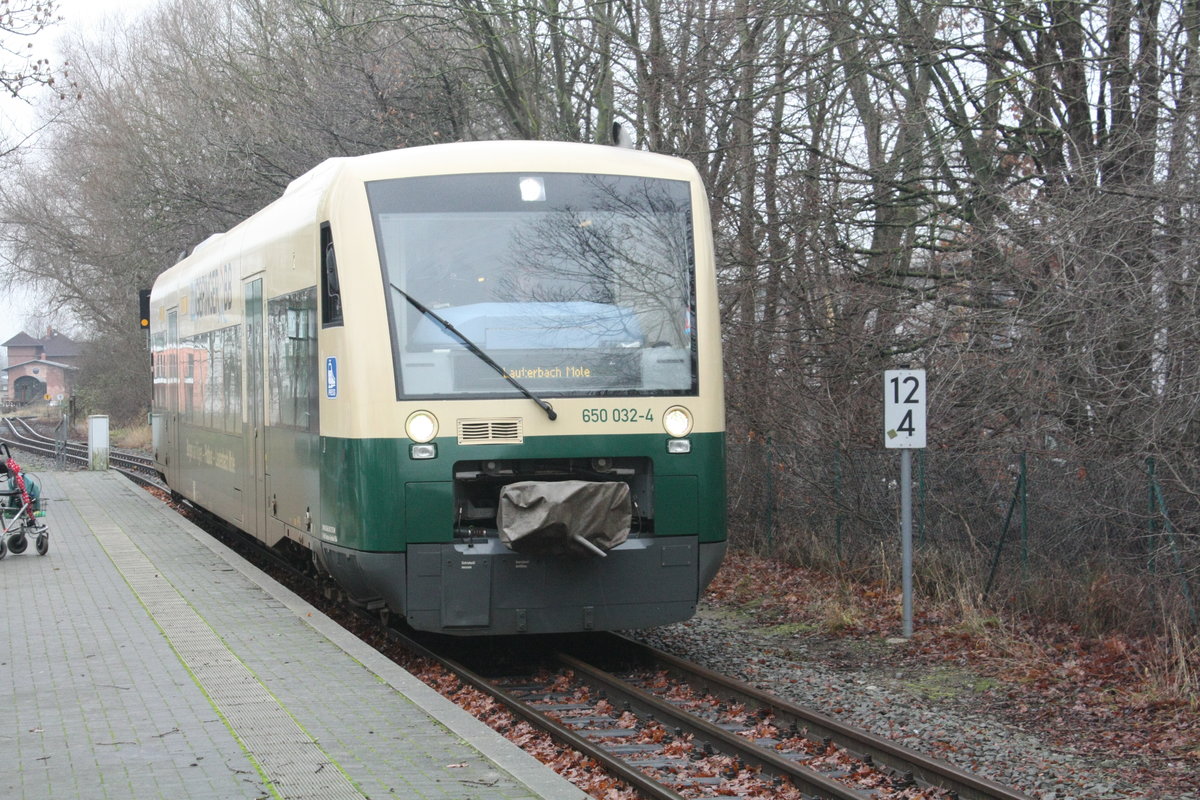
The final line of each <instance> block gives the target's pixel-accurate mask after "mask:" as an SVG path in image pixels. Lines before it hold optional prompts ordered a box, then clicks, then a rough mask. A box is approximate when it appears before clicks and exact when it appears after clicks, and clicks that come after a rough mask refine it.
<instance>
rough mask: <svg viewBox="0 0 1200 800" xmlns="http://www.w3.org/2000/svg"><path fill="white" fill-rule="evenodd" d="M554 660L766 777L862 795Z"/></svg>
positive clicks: (839, 798) (618, 682) (601, 675)
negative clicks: (760, 771) (770, 776)
mask: <svg viewBox="0 0 1200 800" xmlns="http://www.w3.org/2000/svg"><path fill="white" fill-rule="evenodd" d="M555 657H556V658H558V660H559V661H560V662H562V664H563V665H564V666H566V667H569V668H570V669H572V670H574V671H575V675H576V676H577V677H578V676H582V677H583V680H584V681H585V682H587V683H592V684H594V685H597V686H599V687H601V688H603V689H604V690H605V692H607V693H608V697H609V701H610V702H611V701H612V700H613V698H618V699H619V700H621V701H624V702H628V703H630V704H631V706H633V707H634V708H636V709H638V710H640V711H642V712H643V713H649V714H652V715H653V716H654V719H656V720H658V721H659V722H662V723H663V724H664V725H669V726H670V727H675V728H680V729H682V730H684V731H686V732H688V733H690V734H692V735H693V736H694V737H696V738H697V739H699V740H700V741H703V742H707V743H709V744H711V745H713V746H714V748H717V749H719V750H721V751H722V752H724V753H727V754H729V755H733V756H735V757H736V758H737V759H738V760H739V761H740V762H742V763H744V764H749V765H753V766H755V767H758V768H759V769H761V770H762V771H763V772H766V773H767V774H768V775H773V776H777V777H781V778H787V779H788V780H790V781H791V782H792V784H793V785H794V786H796V787H797V788H799V789H800V790H801V791H804V792H807V793H809V794H814V795H816V796H818V797H822V798H826V800H862V798H863V797H865V796H866V795H865V794H864V793H863V791H862V790H860V789H855V788H853V787H851V786H847V785H845V784H842V783H838V782H837V781H835V780H833V779H832V778H828V777H826V776H825V775H822V774H821V773H819V772H817V771H816V770H814V769H812V768H811V767H806V766H804V765H802V764H799V763H797V762H795V761H793V760H792V759H789V758H787V757H785V756H782V755H780V754H778V753H777V752H776V751H774V750H769V749H767V748H765V747H762V746H760V745H758V744H756V743H754V742H753V741H751V740H749V739H747V738H745V737H743V736H738V735H737V734H734V733H730V732H729V731H727V730H725V729H724V728H721V727H719V726H717V725H715V724H713V723H711V722H709V721H708V720H705V719H702V718H701V717H698V716H696V715H695V714H692V713H689V712H687V711H684V710H682V709H680V708H677V707H676V706H674V705H672V704H671V703H669V702H667V701H666V700H663V699H661V698H659V697H656V696H654V695H653V694H650V693H649V692H646V691H643V690H642V689H639V688H638V687H636V686H634V685H632V684H630V683H628V682H626V681H624V680H622V679H621V678H618V677H617V676H615V675H613V674H611V673H608V672H605V671H604V670H602V669H599V668H597V667H594V666H592V665H591V664H588V663H587V662H585V661H582V660H581V659H578V658H576V657H575V656H572V655H568V654H566V653H558V654H556V656H555Z"/></svg>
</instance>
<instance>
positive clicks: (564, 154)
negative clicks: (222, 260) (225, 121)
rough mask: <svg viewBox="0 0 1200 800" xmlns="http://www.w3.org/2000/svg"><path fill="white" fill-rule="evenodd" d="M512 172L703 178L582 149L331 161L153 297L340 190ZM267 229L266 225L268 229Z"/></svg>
mask: <svg viewBox="0 0 1200 800" xmlns="http://www.w3.org/2000/svg"><path fill="white" fill-rule="evenodd" d="M510 170H511V171H523V170H530V171H533V170H536V171H538V172H587V173H595V174H613V175H643V174H648V175H652V176H655V177H662V178H666V179H674V180H684V181H691V180H697V179H698V177H699V176H698V173H697V171H696V168H695V166H694V165H692V163H691V162H689V161H687V160H685V159H682V158H677V157H675V156H666V155H660V154H657V153H648V152H645V151H642V150H633V149H630V148H625V147H613V146H610V145H597V144H582V143H577V142H547V141H519V140H506V141H480V142H453V143H447V144H435V145H426V146H422V147H408V148H402V149H399V150H387V151H382V152H379V153H370V154H367V155H361V156H340V157H336V158H330V159H326V160H325V161H322V162H321V163H320V164H318V165H317V166H315V167H313V168H312V169H311V170H309V171H308V172H306V173H304V174H303V175H300V176H299V177H297V178H296V179H294V180H293V181H292V182H291V183H289V184H288V186H287V188H286V189H285V190H284V192H283V194H282V195H281V196H280V197H279V198H278V199H276V200H275V201H273V202H272V203H271V204H270V205H268V206H266V207H265V208H263V209H262V210H260V211H259V212H257V213H256V214H254V215H253V216H251V217H249V218H247V219H245V220H243V221H242V222H240V223H238V224H237V225H236V226H234V227H233V228H230V229H229V230H228V231H226V232H224V233H215V234H213V235H211V236H209V237H208V238H207V239H205V240H204V241H202V242H201V243H200V244H198V245H196V247H195V248H193V250H192V252H191V253H190V254H189V255H188V256H187V257H186V258H184V259H182V260H181V261H180V262H178V263H177V264H176V265H175V266H173V267H171V268H170V269H168V270H166V271H165V272H163V273H162V274H161V275H160V276H159V278H158V280H156V281H155V295H159V294H160V293H161V292H162V291H164V290H165V291H168V292H169V291H172V290H173V289H175V288H176V287H177V281H180V280H182V279H183V275H184V274H185V273H187V272H188V267H187V265H188V264H189V263H191V262H192V261H193V259H194V257H196V256H198V255H201V254H203V256H204V257H205V260H207V256H208V255H209V254H210V253H209V251H213V254H218V253H219V252H220V250H221V249H222V248H223V247H234V246H244V245H245V244H246V241H245V239H244V237H243V236H239V233H242V234H247V233H248V232H249V231H252V230H253V231H273V232H275V233H277V232H278V231H279V230H282V229H287V228H296V227H300V226H305V225H311V224H312V222H313V221H314V220H315V219H316V217H317V216H318V215H319V213H320V210H321V209H322V208H323V206H324V205H325V203H326V201H327V200H328V198H329V196H330V194H331V193H332V192H334V191H335V190H336V189H337V188H338V187H339V186H345V185H347V184H350V185H362V184H363V183H365V182H367V181H374V180H388V179H393V178H403V177H414V176H423V175H453V174H468V173H474V172H505V171H510ZM264 222H266V223H268V224H266V225H264V224H263V223H264ZM235 243H236V244H235ZM218 258H219V256H218Z"/></svg>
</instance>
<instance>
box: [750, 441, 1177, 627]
mask: <svg viewBox="0 0 1200 800" xmlns="http://www.w3.org/2000/svg"><path fill="white" fill-rule="evenodd" d="M899 477H900V468H899V455H898V453H897V451H884V450H877V451H868V450H845V449H836V448H813V447H803V446H798V445H793V444H780V443H778V442H771V441H762V440H758V441H751V442H741V443H731V445H730V448H729V481H730V493H729V494H730V506H729V511H730V531H731V536H732V538H733V540H734V542H735V543H738V544H741V545H743V546H746V547H750V548H753V549H755V550H758V551H760V552H766V553H771V554H776V555H780V554H786V555H790V556H792V557H795V558H798V559H800V560H803V561H808V562H813V561H817V562H822V563H823V564H824V565H825V566H836V567H840V568H843V569H850V570H855V571H858V572H862V573H864V574H869V573H870V572H871V571H873V570H881V571H883V572H884V573H885V574H886V573H887V572H888V571H889V570H890V569H893V568H894V569H896V570H898V565H899V553H900V536H899V503H900V489H899ZM1195 478H1196V476H1195V475H1192V474H1189V473H1181V472H1180V470H1179V469H1178V468H1177V467H1175V466H1174V465H1167V464H1163V463H1159V462H1157V461H1156V460H1155V459H1152V458H1147V457H1145V456H1129V457H1126V458H1120V459H1112V460H1107V461H1103V462H1095V463H1091V462H1084V461H1072V460H1070V459H1067V458H1063V457H1061V456H1059V455H1057V454H1053V453H1050V454H1047V453H980V452H970V451H953V450H921V451H917V452H916V454H915V458H914V460H913V494H914V496H913V538H914V542H915V544H916V546H917V548H918V556H917V558H918V564H917V567H916V569H917V572H918V579H919V580H920V579H921V576H922V574H923V575H924V580H925V583H926V589H927V590H929V591H934V592H940V593H948V592H957V593H960V594H963V593H965V594H970V595H973V596H975V597H977V598H980V599H1001V600H1005V601H1011V602H1016V603H1019V604H1026V605H1029V604H1032V605H1038V606H1041V607H1042V608H1043V610H1053V608H1054V607H1057V608H1059V609H1061V610H1062V611H1063V612H1064V615H1071V616H1077V615H1078V613H1079V612H1080V611H1081V610H1083V611H1087V612H1088V613H1089V614H1090V615H1091V616H1092V618H1093V619H1094V620H1095V622H1096V623H1097V624H1099V625H1108V624H1114V625H1115V624H1120V625H1128V624H1131V623H1135V622H1141V623H1144V624H1147V625H1151V626H1154V625H1156V624H1157V623H1158V622H1161V621H1162V620H1163V619H1164V618H1167V617H1170V618H1172V619H1176V620H1179V621H1186V622H1189V623H1190V624H1192V625H1195V624H1196V621H1197V612H1198V610H1200V609H1198V608H1197V598H1196V594H1195V590H1196V589H1197V588H1200V537H1198V536H1197V531H1200V498H1198V497H1197V495H1196V493H1195V492H1194V491H1193V490H1192V489H1191V487H1194V486H1197V485H1200V483H1198V482H1197V481H1196V480H1195ZM921 562H924V564H922V563H921ZM923 569H924V572H923ZM939 581H940V582H945V583H950V582H953V585H952V586H947V585H936V584H937V583H938V582H939ZM931 584H932V585H931Z"/></svg>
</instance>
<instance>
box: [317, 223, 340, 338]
mask: <svg viewBox="0 0 1200 800" xmlns="http://www.w3.org/2000/svg"><path fill="white" fill-rule="evenodd" d="M341 324H342V289H341V284H340V283H339V281H338V272H337V253H336V251H335V250H334V249H333V232H332V231H331V230H330V229H329V223H328V222H327V223H325V224H324V225H322V226H321V327H323V328H329V327H333V326H335V325H341Z"/></svg>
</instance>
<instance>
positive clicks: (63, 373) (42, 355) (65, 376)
mask: <svg viewBox="0 0 1200 800" xmlns="http://www.w3.org/2000/svg"><path fill="white" fill-rule="evenodd" d="M0 346H3V347H5V348H7V349H8V367H7V368H6V369H5V370H4V374H5V375H7V376H8V387H7V389H6V391H5V395H4V400H5V401H6V403H7V404H9V405H13V404H15V405H27V404H29V403H33V402H38V401H41V400H44V399H45V398H46V396H47V395H48V396H49V397H50V400H51V401H52V402H57V401H59V400H65V399H66V398H68V397H70V396H71V392H72V390H73V389H74V386H75V374H76V373H77V372H78V371H79V366H78V363H79V358H80V355H81V354H82V352H83V351H82V348H81V347H80V345H79V343H78V342H75V341H73V340H72V339H71V338H70V337H68V336H65V335H63V334H61V333H55V332H54V331H50V333H49V334H48V335H47V336H46V338H44V339H35V338H33V337H32V336H30V335H29V334H27V333H25V332H24V331H22V332H21V333H18V334H17V335H16V336H14V337H13V338H11V339H9V340H8V341H7V342H5V343H4V344H3V345H0Z"/></svg>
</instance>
